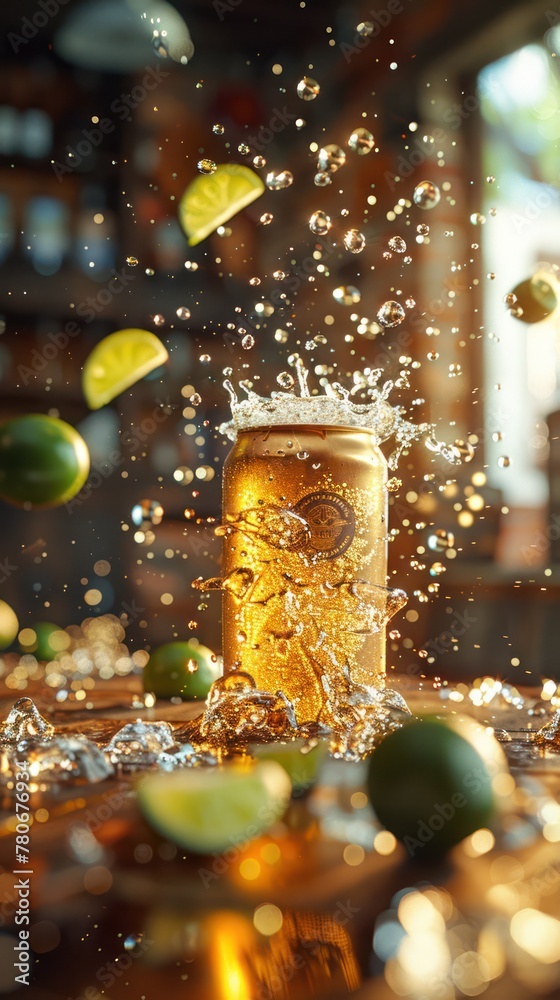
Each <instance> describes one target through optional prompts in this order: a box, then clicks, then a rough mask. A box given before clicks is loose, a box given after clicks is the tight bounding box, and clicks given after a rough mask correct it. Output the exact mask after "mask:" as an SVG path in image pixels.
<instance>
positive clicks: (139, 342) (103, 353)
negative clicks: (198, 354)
mask: <svg viewBox="0 0 560 1000" xmlns="http://www.w3.org/2000/svg"><path fill="white" fill-rule="evenodd" d="M168 356H169V355H168V354H167V351H166V349H165V347H164V346H163V344H162V342H161V340H158V338H157V337H156V336H155V334H153V333H150V331H149V330H118V331H117V333H110V334H109V336H108V337H104V338H103V340H100V341H99V343H98V344H96V345H95V347H94V348H93V351H92V352H91V354H90V355H89V357H88V358H87V359H86V363H85V365H84V370H83V372H82V388H83V390H84V396H85V397H86V401H87V404H88V406H89V408H90V410H98V409H99V408H100V407H101V406H105V404H106V403H110V402H111V400H112V399H114V398H115V396H118V395H119V394H120V393H121V392H124V390H125V389H128V388H130V386H131V385H134V383H135V382H138V380H139V379H141V378H144V376H145V375H148V373H149V372H151V371H153V370H154V368H159V366H160V365H162V364H163V363H164V361H167V358H168Z"/></svg>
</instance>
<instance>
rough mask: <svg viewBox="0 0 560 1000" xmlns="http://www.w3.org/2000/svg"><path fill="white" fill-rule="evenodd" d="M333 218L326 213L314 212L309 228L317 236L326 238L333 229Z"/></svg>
mask: <svg viewBox="0 0 560 1000" xmlns="http://www.w3.org/2000/svg"><path fill="white" fill-rule="evenodd" d="M331 225H332V223H331V217H330V215H327V214H326V212H313V215H312V216H311V218H310V220H309V228H310V230H311V232H312V233H315V235H316V236H324V235H325V233H328V231H329V229H330V228H331Z"/></svg>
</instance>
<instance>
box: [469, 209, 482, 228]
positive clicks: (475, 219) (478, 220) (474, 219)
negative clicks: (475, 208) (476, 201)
mask: <svg viewBox="0 0 560 1000" xmlns="http://www.w3.org/2000/svg"><path fill="white" fill-rule="evenodd" d="M470 221H471V223H472V225H473V226H483V225H484V223H485V222H486V216H485V215H481V214H480V212H473V213H472V215H471V216H470Z"/></svg>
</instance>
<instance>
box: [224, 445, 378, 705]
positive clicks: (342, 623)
mask: <svg viewBox="0 0 560 1000" xmlns="http://www.w3.org/2000/svg"><path fill="white" fill-rule="evenodd" d="M223 476H224V478H223V524H224V528H223V529H222V532H223V533H224V534H225V538H224V551H223V579H222V586H223V591H224V593H223V655H224V666H225V670H226V671H229V670H233V669H242V670H245V671H247V672H248V673H250V674H252V676H253V677H254V679H255V681H256V683H257V687H259V688H261V689H262V690H265V691H273V692H275V691H282V692H283V693H284V694H285V695H286V696H287V697H288V698H289V699H290V701H292V702H293V705H294V708H295V713H296V718H297V721H298V723H301V722H304V721H307V720H312V719H318V718H320V717H321V715H322V713H323V715H324V712H325V706H326V705H327V703H329V702H330V703H331V704H332V703H333V702H336V701H337V700H338V696H340V695H341V693H342V690H343V688H344V689H345V690H346V692H348V688H349V687H351V684H368V685H372V684H373V685H377V686H379V685H380V684H381V683H382V682H383V678H384V673H385V629H384V626H385V622H386V620H387V617H389V615H388V613H387V596H388V595H387V591H386V590H385V589H381V588H385V585H386V574H387V494H386V488H385V484H386V478H387V466H386V462H385V459H384V457H383V454H382V453H381V451H380V450H379V448H378V447H377V446H376V444H375V439H374V435H373V434H372V433H371V432H370V431H367V430H363V431H362V430H356V429H355V428H345V427H322V426H318V425H306V426H295V427H294V426H291V427H273V428H259V429H256V430H250V431H244V432H242V433H240V434H239V436H238V439H237V441H236V443H235V445H234V447H233V448H232V450H231V452H230V454H229V455H228V457H227V459H226V462H225V465H224V474H223Z"/></svg>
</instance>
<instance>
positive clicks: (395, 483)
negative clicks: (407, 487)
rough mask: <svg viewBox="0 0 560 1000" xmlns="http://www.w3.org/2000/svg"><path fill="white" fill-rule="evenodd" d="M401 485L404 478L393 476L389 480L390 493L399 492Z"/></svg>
mask: <svg viewBox="0 0 560 1000" xmlns="http://www.w3.org/2000/svg"><path fill="white" fill-rule="evenodd" d="M401 486H402V479H397V477H396V476H391V478H390V479H388V480H387V489H388V491H389V493H397V492H398V490H400V488H401Z"/></svg>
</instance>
